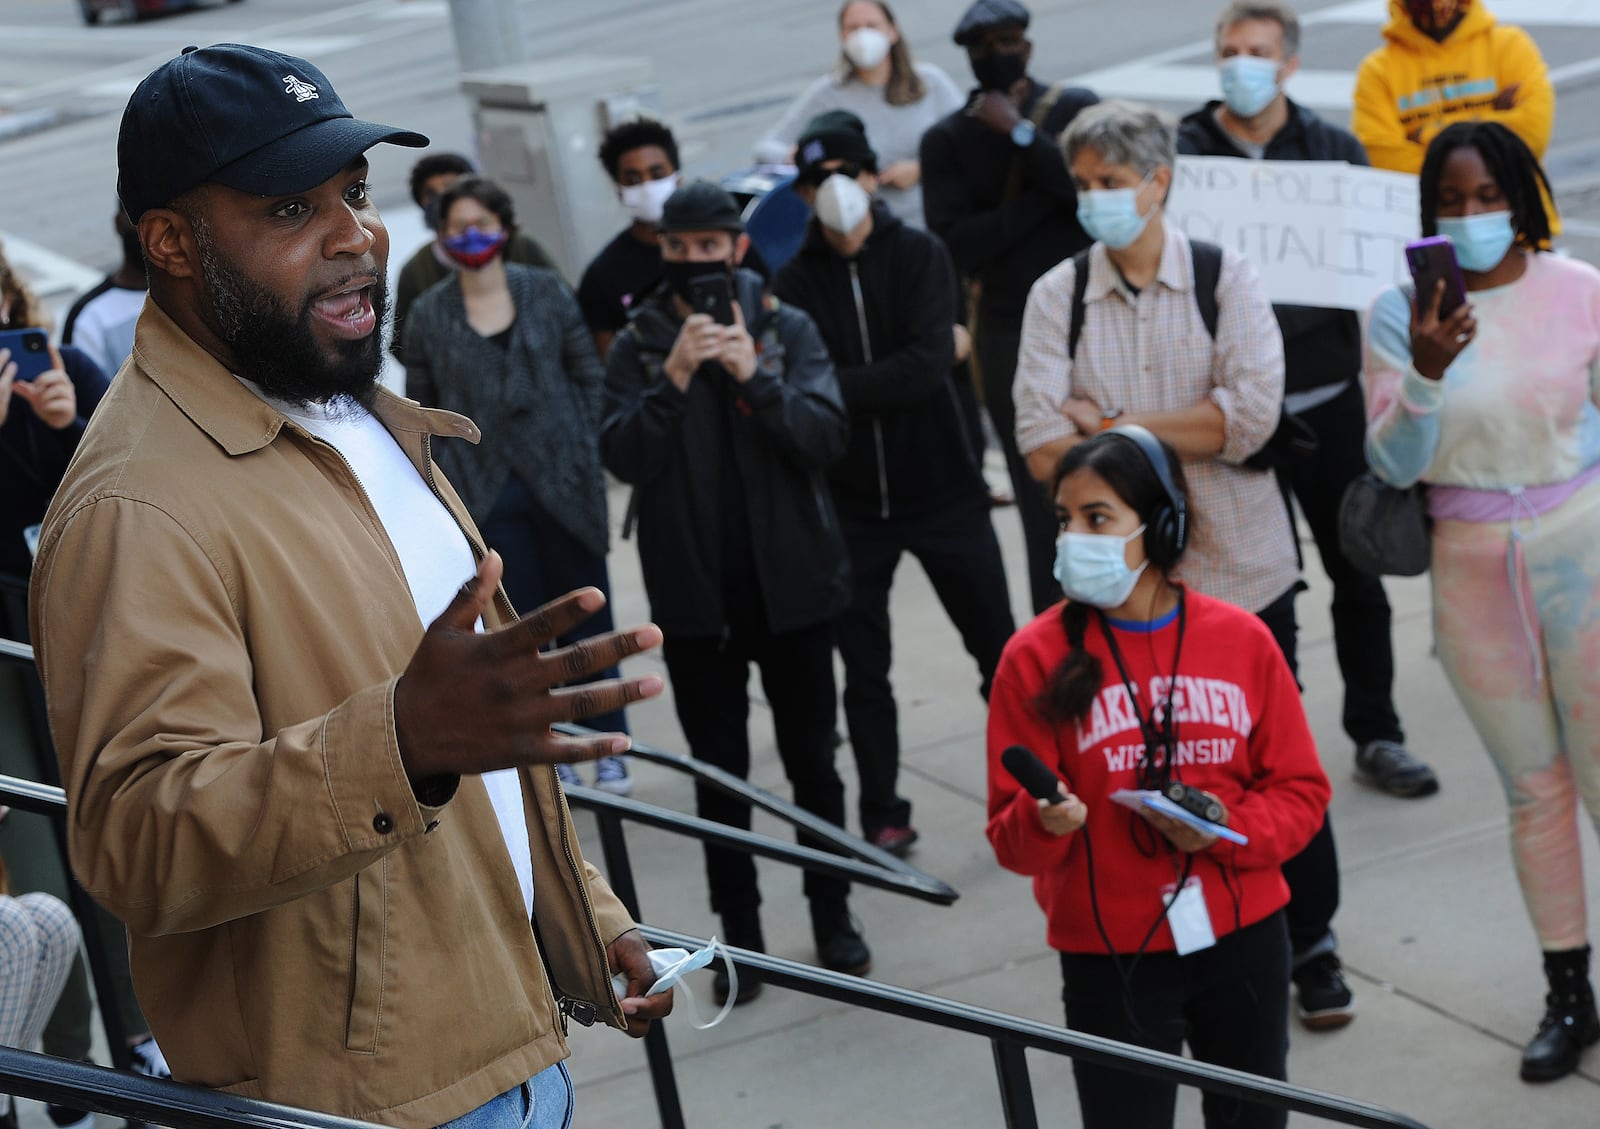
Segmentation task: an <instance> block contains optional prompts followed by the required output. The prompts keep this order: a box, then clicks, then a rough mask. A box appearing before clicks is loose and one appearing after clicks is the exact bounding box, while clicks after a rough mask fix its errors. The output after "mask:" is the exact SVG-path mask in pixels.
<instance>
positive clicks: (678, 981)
mask: <svg viewBox="0 0 1600 1129" xmlns="http://www.w3.org/2000/svg"><path fill="white" fill-rule="evenodd" d="M718 949H722V959H723V961H724V963H725V964H726V966H727V969H728V986H729V990H728V999H727V1002H726V1003H724V1004H723V1005H722V1010H721V1011H719V1012H717V1014H716V1015H715V1016H714V1017H713V1018H712V1019H711V1021H710V1022H709V1023H703V1022H701V1020H700V1009H699V1008H697V1007H695V1003H694V993H693V992H691V991H689V985H688V984H687V983H683V982H682V981H683V978H684V977H685V976H687V975H688V974H689V973H691V972H694V971H696V970H697V969H701V968H704V967H705V966H706V965H708V964H710V963H711V959H712V957H714V956H715V955H716V951H717V950H718ZM650 967H651V969H653V970H654V972H655V974H656V982H655V983H654V984H652V985H650V987H649V988H647V989H646V990H645V993H644V994H645V995H646V996H659V995H660V994H661V993H662V992H665V991H666V990H667V989H668V988H672V987H678V988H682V989H683V996H684V999H686V1000H688V1001H689V1022H690V1024H691V1025H692V1026H693V1027H695V1028H696V1029H698V1030H701V1031H706V1030H709V1029H710V1028H712V1027H715V1026H716V1025H717V1024H719V1023H721V1022H722V1021H723V1020H724V1019H726V1018H728V1013H729V1012H730V1011H732V1010H733V1005H734V1003H735V1002H737V1000H738V998H739V974H738V973H737V972H736V971H734V964H733V958H732V957H730V956H728V951H727V949H725V948H723V945H722V942H721V941H718V940H717V939H716V938H715V937H712V938H711V940H709V941H707V942H706V944H705V947H704V948H702V949H696V950H695V951H694V952H692V953H691V952H689V951H688V950H687V949H651V950H650ZM611 986H612V987H613V988H615V989H616V992H617V999H619V1000H620V999H622V998H623V997H624V996H625V995H627V993H628V978H627V977H626V976H624V975H623V974H622V973H620V972H619V973H617V974H616V975H615V976H613V977H612V978H611Z"/></svg>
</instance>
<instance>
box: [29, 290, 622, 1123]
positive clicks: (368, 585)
mask: <svg viewBox="0 0 1600 1129" xmlns="http://www.w3.org/2000/svg"><path fill="white" fill-rule="evenodd" d="M375 411H376V413H377V415H378V416H379V418H380V419H382V420H383V422H384V424H385V425H386V426H387V427H388V428H389V430H390V431H391V432H392V433H393V434H394V436H395V438H396V439H397V440H399V442H400V445H401V447H402V448H404V450H405V451H406V454H407V455H408V456H409V457H410V458H411V460H412V462H413V463H415V464H416V466H417V467H418V469H419V470H420V471H421V472H422V475H423V477H424V478H425V479H426V480H427V481H428V482H429V483H430V484H431V485H432V486H433V488H434V491H435V493H436V494H437V495H438V496H439V498H440V499H441V500H442V501H443V502H444V504H445V505H446V506H447V507H448V508H449V509H450V511H451V513H452V514H453V515H454V516H455V518H456V520H457V521H458V522H459V523H460V525H461V528H462V529H463V531H465V533H466V535H467V537H468V538H469V539H470V540H471V542H472V546H473V550H474V551H475V552H476V553H477V554H478V556H479V557H481V556H482V555H483V552H484V550H483V544H482V541H481V539H480V538H479V536H478V533H477V530H476V529H475V528H474V527H473V525H472V522H471V520H470V519H469V518H468V517H467V514H466V511H465V510H464V509H463V508H462V506H461V504H460V501H459V500H458V499H457V497H456V495H455V492H454V491H453V490H452V489H451V488H450V486H449V484H448V483H446V482H445V481H444V479H443V478H442V477H440V476H438V475H437V474H436V473H435V471H434V468H433V464H432V462H431V460H430V457H429V438H430V434H447V435H459V436H463V437H466V438H469V439H472V440H474V441H475V440H476V438H477V429H476V428H475V427H474V426H473V425H472V423H471V422H469V421H468V420H466V419H464V418H462V417H461V416H457V415H453V414H451V413H448V412H440V411H429V410H426V409H423V408H419V407H417V406H416V405H415V404H413V403H412V402H411V401H409V400H404V399H401V398H400V397H398V396H394V395H391V394H388V393H384V394H383V395H382V396H381V398H380V399H379V401H378V403H377V405H376V407H375ZM462 579H463V580H465V579H466V578H465V577H463V578H462ZM509 617H510V612H509V605H508V604H506V603H505V600H504V594H503V593H502V594H501V599H500V600H499V601H498V602H497V607H496V609H495V610H494V612H493V613H492V614H491V615H489V616H486V618H487V619H492V620H493V621H494V622H496V623H499V622H504V621H505V620H506V619H508V618H509ZM32 625H33V638H34V641H35V644H36V646H37V649H38V657H39V667H40V672H41V674H42V676H43V679H44V684H45V690H46V694H47V697H48V699H49V705H50V721H51V727H52V730H53V732H54V735H55V741H56V746H57V748H58V749H59V751H60V756H61V772H62V777H63V778H64V780H65V781H66V788H67V796H68V804H69V841H70V847H71V854H72V864H73V867H74V869H75V870H76V872H77V874H78V877H79V878H80V879H81V880H82V882H83V884H84V885H85V886H86V887H87V888H88V889H89V892H90V893H91V894H93V895H94V896H95V897H96V898H97V899H99V900H100V901H101V902H103V903H104V904H105V905H106V906H107V907H109V908H110V909H111V911H112V912H113V913H115V914H117V915H118V916H119V917H121V918H122V919H123V920H124V921H126V922H127V923H128V925H129V929H130V932H131V948H132V959H133V971H134V981H135V984H136V985H137V987H138V992H139V1001H140V1003H141V1005H142V1006H143V1008H144V1011H145V1014H146V1015H147V1016H148V1017H149V1019H150V1025H151V1030H152V1031H153V1032H154V1033H155V1035H156V1038H157V1040H158V1041H159V1042H160V1043H161V1047H162V1049H163V1050H164V1051H165V1052H166V1056H167V1059H168V1061H169V1062H170V1063H171V1064H172V1068H173V1073H174V1075H175V1077H177V1078H178V1079H180V1080H182V1081H186V1082H196V1083H200V1084H203V1085H207V1086H213V1087H219V1088H224V1089H227V1090H230V1091H233V1092H236V1093H240V1094H247V1095H250V1096H258V1097H264V1098H269V1099H271V1100H274V1101H282V1102H289V1103H293V1104H295V1105H300V1106H308V1107H311V1108H313V1109H318V1110H324V1111H327V1112H329V1113H335V1114H342V1115H346V1116H351V1117H361V1118H368V1119H371V1120H374V1121H380V1122H385V1123H388V1124H393V1125H396V1126H401V1127H404V1129H422V1127H425V1126H434V1125H438V1124H440V1123H442V1122H444V1121H447V1120H449V1119H451V1118H453V1117H456V1116H458V1115H460V1114H462V1113H464V1112H466V1111H467V1110H470V1109H473V1108H474V1107H476V1106H478V1105H480V1104H482V1103H483V1102H485V1101H487V1100H488V1099H489V1098H491V1097H493V1096H494V1095H496V1094H498V1093H502V1092H504V1091H505V1090H508V1089H510V1088H511V1087H512V1086H515V1085H517V1084H518V1083H520V1082H522V1081H524V1080H525V1079H527V1078H528V1077H530V1076H531V1075H533V1074H534V1073H536V1072H538V1071H539V1070H541V1069H543V1068H544V1067H546V1066H549V1065H551V1064H553V1063H555V1062H557V1061H558V1060H560V1059H562V1058H564V1057H565V1056H566V1053H567V1051H566V1043H565V1040H564V1039H563V1033H562V1026H563V1024H562V1022H561V1018H560V1016H558V1013H557V1005H556V1001H555V999H554V998H553V996H552V988H551V986H550V985H549V983H548V982H547V980H546V966H545V964H544V963H543V962H541V960H540V957H539V951H538V948H537V946H536V944H535V935H534V931H533V930H530V929H529V927H528V919H527V917H526V914H525V911H524V908H523V902H522V895H521V892H520V887H519V884H518V882H517V879H516V876H515V874H514V872H513V870H512V866H511V860H510V857H509V855H508V852H507V851H506V849H505V845H504V841H503V839H502V837H501V834H500V830H499V826H498V823H497V822H496V819H495V814H494V809H493V807H492V805H491V804H490V802H489V797H488V793H487V791H486V790H485V789H484V787H483V784H482V781H481V780H480V779H479V778H478V777H475V776H472V777H465V778H463V779H462V780H461V781H460V784H459V787H458V789H457V791H456V793H455V795H454V796H453V797H452V798H450V799H449V800H448V801H446V802H445V803H444V804H443V806H441V807H438V808H431V807H421V806H419V805H418V802H417V800H416V798H415V797H414V796H413V794H412V790H411V787H410V785H409V783H408V782H407V779H406V775H405V772H404V769H403V768H402V766H401V761H400V755H399V748H398V745H397V743H396V738H395V729H394V709H393V701H394V687H395V683H396V681H397V678H398V674H399V672H400V671H402V670H403V669H404V667H405V665H406V663H407V661H408V660H409V659H410V657H411V654H412V652H413V651H414V650H415V648H416V646H417V643H418V642H419V640H420V639H421V637H422V633H423V625H422V623H421V622H419V620H418V618H417V614H416V610H415V604H414V603H413V602H412V598H411V593H410V590H409V588H408V587H407V585H406V580H405V577H404V576H403V574H402V572H401V568H400V561H399V558H398V557H397V556H396V553H395V549H394V546H393V545H392V544H391V543H390V541H389V538H388V537H387V535H386V534H385V533H384V529H383V527H382V525H381V524H380V523H379V521H378V518H377V515H376V514H375V512H374V511H373V509H372V506H371V503H370V502H369V501H368V500H367V498H366V496H365V494H364V493H363V492H362V490H361V488H360V486H359V484H358V482H357V481H356V479H355V476H354V475H353V473H352V472H351V470H350V468H349V465H348V464H347V463H346V462H345V461H344V459H343V457H342V456H340V455H339V453H338V452H337V451H336V450H335V449H334V448H333V447H331V446H330V445H328V444H326V443H324V442H322V441H321V440H318V439H316V438H314V437H312V436H310V435H308V434H307V433H305V432H304V431H302V430H300V429H298V428H297V427H296V426H295V425H294V424H292V423H291V422H289V421H288V420H286V419H285V418H284V417H283V416H282V415H281V414H279V413H278V412H276V411H274V410H273V409H272V408H270V407H268V406H267V405H266V404H265V403H263V402H262V401H261V400H260V399H258V398H257V397H256V396H254V395H253V394H252V393H251V392H250V391H249V390H248V389H246V388H245V387H244V386H242V385H241V384H240V383H239V382H238V381H237V380H235V379H234V378H233V377H232V376H231V375H230V374H229V373H228V371H227V370H226V369H225V368H224V367H222V366H221V365H219V364H218V363H217V362H216V361H215V360H214V359H213V358H212V357H211V356H210V355H209V354H207V353H205V352H204V351H202V350H201V349H200V348H199V347H198V346H197V345H196V344H195V343H194V342H193V341H192V340H190V338H189V337H188V336H187V335H185V334H184V333H183V332H182V331H181V330H180V329H179V328H178V327H177V326H176V325H175V324H174V323H173V322H172V321H171V320H170V319H169V318H168V317H167V316H166V315H165V314H164V313H162V311H161V310H160V309H159V308H158V307H157V306H156V304H155V303H154V302H151V303H149V304H147V305H146V307H145V312H144V314H143V316H142V317H141V318H140V320H139V326H138V333H137V337H136V340H135V343H134V348H133V356H132V358H131V360H130V361H129V362H128V363H127V364H126V365H124V366H123V369H122V371H121V373H120V374H119V375H118V376H117V379H116V380H115V381H114V383H113V384H112V388H111V391H110V392H109V393H108V394H107V396H106V398H105V400H104V402H103V403H102V404H101V406H100V409H99V411H97V412H96V414H95V417H94V420H93V422H92V423H91V424H90V426H89V429H88V431H87V433H86V434H85V435H84V438H83V442H82V444H81V445H80V446H79V448H78V454H77V457H76V459H75V460H74V462H73V464H72V466H71V468H70V469H69V470H68V472H67V476H66V480H65V481H64V482H63V483H62V486H61V489H60V491H59V493H58V494H57V495H56V498H55V501H54V503H53V504H52V506H51V507H50V512H49V514H48V515H47V516H46V518H45V530H44V536H43V539H42V541H41V543H40V548H39V557H38V562H37V564H36V566H35V572H34V582H33V604H32ZM523 799H524V805H525V808H526V810H527V813H528V832H529V842H530V847H531V850H532V855H533V866H534V897H535V902H536V910H535V914H534V917H535V921H536V925H537V928H538V933H539V936H540V937H541V938H542V940H543V943H544V949H545V956H546V959H547V960H548V968H549V973H550V976H551V977H552V978H553V979H554V981H555V983H556V985H558V986H559V987H557V988H556V989H555V993H554V994H555V995H557V996H563V997H570V998H571V999H574V1000H581V1001H590V1002H591V1003H593V1004H594V1005H595V1006H596V1007H597V1008H598V1013H599V1017H600V1018H601V1019H603V1020H606V1021H607V1022H609V1023H611V1024H613V1025H615V1026H621V1025H622V1024H623V1022H624V1021H623V1017H622V1014H621V1010H620V1006H619V1005H618V1003H617V1000H616V997H615V995H614V993H613V992H612V990H611V987H610V974H609V972H608V970H607V967H606V959H605V951H604V947H605V945H607V944H609V943H610V942H611V941H612V940H614V939H615V938H617V937H618V936H620V935H621V934H622V933H624V932H625V931H627V930H628V929H629V928H631V927H632V924H633V923H632V922H631V921H630V920H629V918H628V916H627V914H626V912H625V911H624V910H623V908H622V906H621V904H620V903H619V902H618V901H617V899H616V897H615V896H614V895H613V894H612V893H611V891H610V890H609V888H607V886H606V885H605V882H604V880H603V879H602V878H601V877H600V876H599V874H598V873H597V872H596V871H595V870H594V868H593V867H591V866H589V865H588V864H587V863H586V862H584V861H583V858H582V856H581V854H580V853H579V849H578V843H577V838H576V836H575V835H574V834H573V829H572V820H571V817H570V815H569V813H568V811H567V807H566V803H565V800H564V799H563V798H562V796H561V793H560V789H559V787H558V785H557V783H556V776H555V773H554V772H553V771H551V770H548V769H543V770H535V771H527V772H524V773H523Z"/></svg>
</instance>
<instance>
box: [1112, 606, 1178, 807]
mask: <svg viewBox="0 0 1600 1129" xmlns="http://www.w3.org/2000/svg"><path fill="white" fill-rule="evenodd" d="M1187 613H1188V602H1187V601H1186V599H1185V593H1184V590H1183V589H1182V588H1181V587H1180V588H1178V638H1177V641H1176V643H1175V644H1174V645H1173V648H1172V678H1171V679H1170V680H1169V681H1168V683H1167V696H1166V701H1164V702H1163V703H1161V706H1160V708H1159V710H1158V709H1157V707H1156V704H1155V703H1154V702H1152V703H1151V704H1150V714H1149V716H1146V714H1145V711H1144V710H1143V709H1142V708H1141V707H1140V704H1139V693H1138V689H1137V687H1136V686H1135V685H1134V682H1133V679H1132V678H1131V677H1129V675H1128V666H1127V663H1125V662H1124V661H1123V659H1122V648H1120V647H1119V646H1117V637H1116V633H1115V632H1114V631H1113V630H1112V627H1111V623H1110V621H1109V620H1108V619H1107V617H1106V613H1105V610H1104V609H1102V608H1096V609H1095V618H1096V619H1098V620H1099V622H1100V631H1101V633H1102V634H1103V635H1104V636H1105V639H1106V646H1107V647H1108V648H1110V650H1111V658H1112V661H1114V662H1115V663H1116V664H1117V674H1118V675H1119V676H1121V678H1122V685H1123V687H1124V688H1125V689H1126V690H1127V691H1128V707H1129V708H1130V709H1131V710H1133V716H1134V717H1135V718H1137V719H1138V722H1139V733H1140V735H1141V736H1143V737H1144V756H1143V757H1142V758H1141V759H1140V762H1139V768H1138V784H1139V787H1140V788H1147V789H1153V790H1155V791H1158V792H1160V791H1165V790H1166V786H1167V784H1168V783H1169V782H1170V781H1171V779H1172V768H1173V765H1174V763H1175V761H1176V759H1177V751H1178V722H1177V719H1176V718H1175V717H1174V716H1173V711H1172V694H1173V689H1174V687H1175V686H1176V685H1177V682H1178V660H1179V659H1180V658H1182V657H1183V637H1184V634H1185V630H1184V629H1185V627H1186V626H1187V623H1188V618H1187Z"/></svg>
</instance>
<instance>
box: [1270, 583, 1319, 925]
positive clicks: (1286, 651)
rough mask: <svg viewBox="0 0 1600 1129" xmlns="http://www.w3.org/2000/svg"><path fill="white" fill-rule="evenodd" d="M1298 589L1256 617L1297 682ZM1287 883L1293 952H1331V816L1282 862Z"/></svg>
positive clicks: (1285, 594) (1294, 589) (1287, 910)
mask: <svg viewBox="0 0 1600 1129" xmlns="http://www.w3.org/2000/svg"><path fill="white" fill-rule="evenodd" d="M1299 590H1300V585H1298V584H1296V585H1295V587H1293V588H1291V589H1289V591H1287V592H1285V593H1284V594H1283V595H1282V596H1279V597H1278V598H1277V599H1276V600H1274V601H1272V603H1270V604H1268V605H1267V606H1266V607H1264V608H1262V609H1261V611H1259V612H1257V613H1256V614H1257V616H1258V617H1259V618H1260V619H1261V621H1262V622H1263V623H1265V624H1266V625H1267V629H1268V630H1269V631H1271V632H1272V637H1273V638H1274V639H1275V640H1277V643H1278V648H1279V649H1280V650H1281V651H1283V657H1284V658H1285V659H1286V660H1288V663H1289V670H1290V671H1291V672H1292V673H1293V674H1294V675H1295V677H1296V678H1297V679H1298V677H1299V674H1300V662H1299V655H1298V653H1297V650H1296V640H1297V638H1298V636H1299V625H1298V624H1297V623H1296V621H1295V616H1294V597H1295V594H1296V593H1297V592H1298V591H1299ZM1283 880H1284V881H1285V882H1287V883H1288V884H1289V905H1288V906H1287V907H1286V908H1285V910H1284V915H1285V916H1286V917H1287V918H1288V922H1289V942H1290V944H1291V945H1292V946H1293V949H1294V952H1295V954H1296V955H1297V956H1299V955H1304V954H1306V953H1310V952H1312V951H1314V950H1317V949H1322V948H1331V946H1332V942H1331V940H1330V939H1329V937H1330V934H1331V933H1332V931H1333V915H1334V914H1335V913H1337V912H1338V911H1339V852H1338V850H1337V849H1336V848H1335V846H1334V843H1333V820H1332V819H1331V818H1329V817H1327V816H1324V817H1323V820H1322V826H1321V827H1320V828H1318V830H1317V833H1316V835H1314V836H1313V837H1312V839H1311V842H1309V843H1307V844H1306V845H1305V848H1304V849H1303V850H1302V851H1301V852H1300V853H1299V854H1297V855H1295V856H1294V858H1292V859H1290V860H1288V861H1287V862H1285V863H1284V864H1283ZM1325 941H1326V942H1327V943H1326V944H1324V942H1325Z"/></svg>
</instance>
